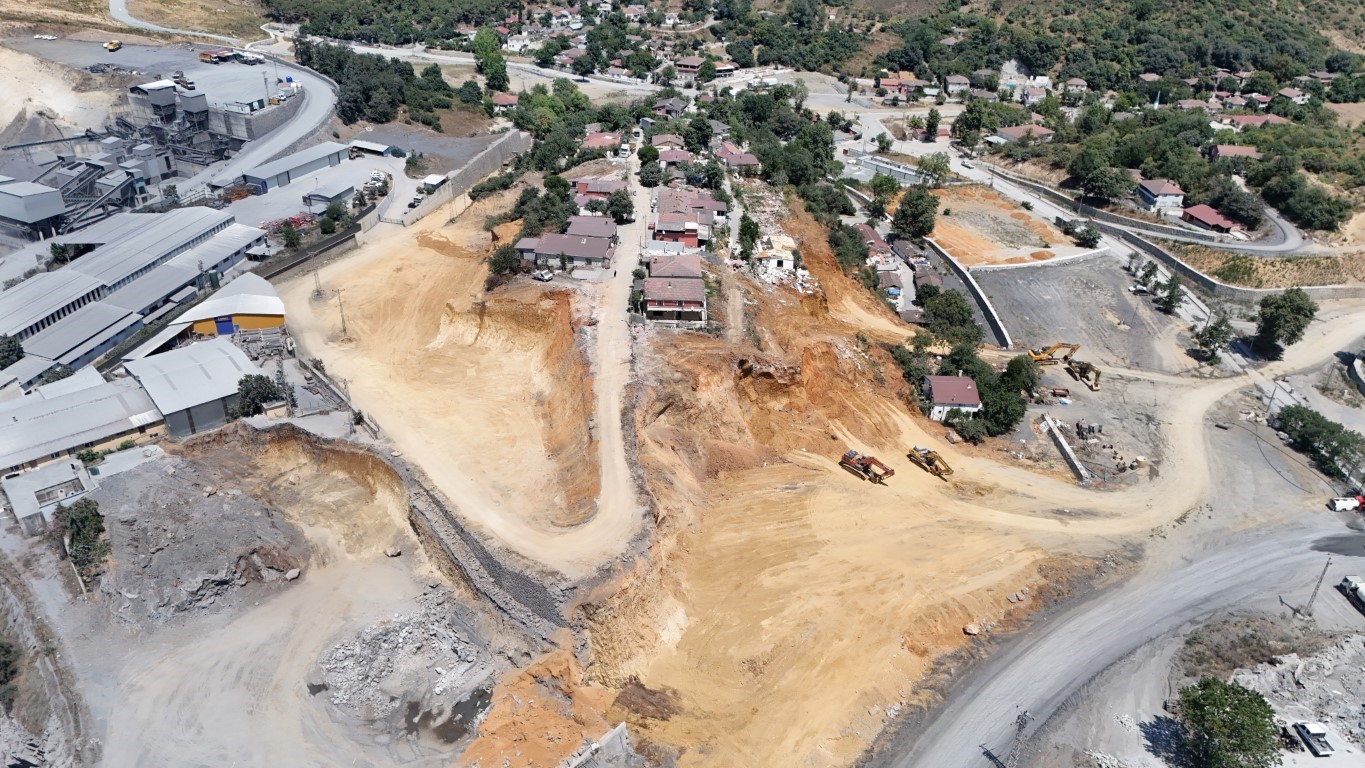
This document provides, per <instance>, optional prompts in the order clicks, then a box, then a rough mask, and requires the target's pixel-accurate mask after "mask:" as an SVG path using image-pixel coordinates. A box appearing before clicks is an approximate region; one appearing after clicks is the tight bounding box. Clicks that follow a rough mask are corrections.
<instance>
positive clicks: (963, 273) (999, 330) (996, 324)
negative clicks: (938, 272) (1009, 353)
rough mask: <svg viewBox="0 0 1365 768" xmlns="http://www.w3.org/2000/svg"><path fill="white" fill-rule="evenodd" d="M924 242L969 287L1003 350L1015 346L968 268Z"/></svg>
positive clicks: (930, 241) (940, 248) (928, 241)
mask: <svg viewBox="0 0 1365 768" xmlns="http://www.w3.org/2000/svg"><path fill="white" fill-rule="evenodd" d="M924 242H926V243H928V244H929V247H930V248H932V249H933V251H934V253H937V254H938V255H939V257H940V258H942V259H943V262H944V263H945V264H947V265H948V266H949V267H950V268H951V269H952V270H953V272H955V273H956V274H957V276H958V277H959V278H961V280H962V282H963V283H964V284H965V285H966V286H967V292H968V293H970V294H971V295H972V300H974V301H975V302H976V303H977V305H979V306H980V307H981V313H982V314H983V315H985V316H986V324H987V325H988V326H990V328H989V330H990V332H991V333H993V334H995V338H996V343H997V344H999V345H1000V346H1001V348H1003V349H1009V348H1010V347H1012V346H1014V340H1013V339H1011V338H1010V334H1009V331H1007V330H1005V323H1004V321H1002V320H1001V319H1000V314H999V313H997V312H996V311H995V307H994V306H992V305H991V300H990V298H988V297H987V296H986V292H985V291H983V290H981V286H980V285H977V283H976V280H975V279H974V278H972V275H971V273H970V272H969V271H968V270H967V269H966V267H963V266H962V265H961V264H959V263H957V259H954V258H953V257H952V255H951V254H949V253H948V252H947V251H945V250H943V247H942V246H940V245H939V244H938V243H936V242H934V241H933V240H930V239H928V238H925V241H924Z"/></svg>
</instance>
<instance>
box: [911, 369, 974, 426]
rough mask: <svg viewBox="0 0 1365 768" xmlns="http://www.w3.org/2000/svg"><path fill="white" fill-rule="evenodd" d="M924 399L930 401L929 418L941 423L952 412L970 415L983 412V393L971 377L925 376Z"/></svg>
mask: <svg viewBox="0 0 1365 768" xmlns="http://www.w3.org/2000/svg"><path fill="white" fill-rule="evenodd" d="M924 399H925V400H928V401H929V418H931V419H933V420H934V421H939V422H941V421H943V420H944V419H945V418H947V417H948V412H949V411H951V410H959V411H962V412H963V413H966V414H969V415H970V414H974V413H977V412H978V411H980V410H981V393H980V392H978V391H977V389H976V382H975V381H972V379H971V377H969V376H925V377H924Z"/></svg>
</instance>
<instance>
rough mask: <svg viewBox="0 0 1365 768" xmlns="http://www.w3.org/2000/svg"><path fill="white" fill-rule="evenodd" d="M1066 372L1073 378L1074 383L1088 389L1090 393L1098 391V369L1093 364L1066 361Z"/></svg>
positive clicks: (1080, 361) (1081, 361)
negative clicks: (1079, 383)
mask: <svg viewBox="0 0 1365 768" xmlns="http://www.w3.org/2000/svg"><path fill="white" fill-rule="evenodd" d="M1066 372H1067V373H1069V374H1071V375H1072V376H1073V377H1075V379H1076V381H1079V382H1081V383H1082V384H1084V385H1086V386H1087V387H1090V391H1091V392H1098V391H1100V369H1099V368H1096V367H1095V366H1094V365H1093V364H1091V363H1087V362H1085V361H1083V360H1067V361H1066Z"/></svg>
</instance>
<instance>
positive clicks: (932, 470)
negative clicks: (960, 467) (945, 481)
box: [905, 445, 953, 478]
mask: <svg viewBox="0 0 1365 768" xmlns="http://www.w3.org/2000/svg"><path fill="white" fill-rule="evenodd" d="M905 456H906V458H908V459H910V463H911V464H914V465H915V466H917V467H919V468H920V469H923V470H924V471H925V472H928V473H929V474H931V475H933V476H935V477H945V478H946V477H948V476H949V475H951V474H953V468H952V467H950V466H948V462H946V461H944V460H943V457H942V456H940V455H939V453H938V451H935V450H934V449H932V448H925V447H924V446H922V445H917V446H915V447H914V448H911V449H910V452H909V453H907V454H905Z"/></svg>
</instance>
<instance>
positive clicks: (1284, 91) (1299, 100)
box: [1275, 88, 1312, 105]
mask: <svg viewBox="0 0 1365 768" xmlns="http://www.w3.org/2000/svg"><path fill="white" fill-rule="evenodd" d="M1275 95H1276V96H1280V97H1282V98H1286V99H1289V100H1290V101H1292V102H1294V103H1295V104H1300V105H1302V104H1307V103H1308V100H1309V99H1311V98H1312V96H1310V95H1309V94H1307V93H1304V92H1303V91H1300V90H1299V89H1298V88H1281V89H1280V90H1278V91H1276V92H1275Z"/></svg>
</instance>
